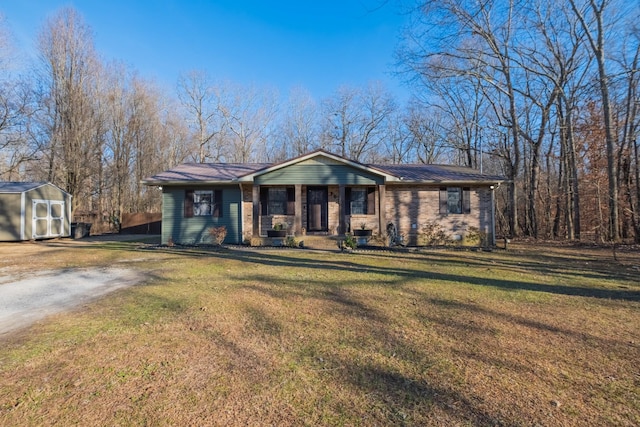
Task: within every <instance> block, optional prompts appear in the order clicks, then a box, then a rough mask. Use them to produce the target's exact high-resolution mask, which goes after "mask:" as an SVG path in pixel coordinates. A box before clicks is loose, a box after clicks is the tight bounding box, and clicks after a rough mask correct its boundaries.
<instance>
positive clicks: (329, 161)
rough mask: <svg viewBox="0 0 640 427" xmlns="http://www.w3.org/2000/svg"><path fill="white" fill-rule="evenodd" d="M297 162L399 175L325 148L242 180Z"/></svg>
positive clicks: (392, 179)
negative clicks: (330, 151) (333, 152)
mask: <svg viewBox="0 0 640 427" xmlns="http://www.w3.org/2000/svg"><path fill="white" fill-rule="evenodd" d="M296 164H302V165H304V164H324V165H334V166H335V165H343V166H349V167H352V168H354V169H358V170H361V171H363V172H366V173H368V174H373V175H377V176H380V177H384V179H385V180H387V181H390V180H391V181H395V180H396V179H397V177H395V176H393V175H390V174H389V173H388V172H385V171H383V170H380V169H378V168H377V167H375V166H372V165H365V164H363V163H359V162H356V161H354V160H349V159H345V158H344V157H341V156H338V155H336V154H332V153H329V152H328V151H324V150H316V151H313V152H311V153H308V154H304V155H302V156H299V157H294V158H293V159H289V160H285V161H284V162H280V163H276V164H273V165H270V166H268V167H265V168H263V169H260V170H257V171H255V172H254V173H250V174H247V175H245V176H243V177H242V178H241V179H240V180H241V181H253V180H254V179H255V178H256V177H258V176H260V175H264V174H267V173H271V172H274V171H277V170H280V169H284V168H287V167H289V166H292V165H296Z"/></svg>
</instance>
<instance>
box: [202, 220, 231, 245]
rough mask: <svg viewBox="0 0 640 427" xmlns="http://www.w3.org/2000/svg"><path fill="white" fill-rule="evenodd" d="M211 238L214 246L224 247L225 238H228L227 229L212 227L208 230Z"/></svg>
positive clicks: (222, 226)
mask: <svg viewBox="0 0 640 427" xmlns="http://www.w3.org/2000/svg"><path fill="white" fill-rule="evenodd" d="M207 231H208V232H209V236H211V240H212V241H213V244H214V245H218V246H220V245H222V242H224V238H225V237H227V227H225V226H224V225H221V226H220V227H210V228H209V229H208V230H207Z"/></svg>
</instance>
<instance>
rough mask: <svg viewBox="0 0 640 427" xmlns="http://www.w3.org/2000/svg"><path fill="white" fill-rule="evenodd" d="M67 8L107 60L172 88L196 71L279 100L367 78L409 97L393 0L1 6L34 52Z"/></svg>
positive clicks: (22, 0)
mask: <svg viewBox="0 0 640 427" xmlns="http://www.w3.org/2000/svg"><path fill="white" fill-rule="evenodd" d="M66 5H69V6H72V7H74V8H75V9H76V10H78V11H79V12H80V13H81V14H82V15H83V17H84V19H85V21H86V23H87V24H88V25H89V26H90V27H91V28H92V30H93V32H94V36H95V44H96V49H97V51H98V52H99V53H100V54H101V55H102V56H103V58H104V59H105V60H119V61H123V62H124V63H126V64H128V65H130V66H131V67H133V68H134V69H136V70H138V72H139V73H140V74H141V75H142V76H144V77H146V78H151V79H154V80H156V81H157V82H158V83H159V84H160V85H161V86H165V87H169V88H172V89H173V88H175V85H176V81H177V79H178V76H179V75H180V73H183V72H187V71H189V70H193V69H198V70H206V71H207V72H208V73H209V74H210V75H211V76H212V77H213V78H216V79H221V80H223V79H228V80H231V81H233V82H237V83H240V84H246V85H249V84H256V85H258V86H275V87H276V88H277V89H278V90H279V91H280V93H281V95H283V96H286V94H287V93H288V92H289V90H290V89H291V88H292V87H295V86H302V87H305V88H307V89H308V90H309V91H310V92H311V94H312V95H313V96H314V97H316V98H317V99H322V98H324V97H327V96H329V95H331V94H332V93H333V92H334V91H335V90H336V89H337V88H338V87H339V86H340V85H343V84H346V85H350V86H364V85H366V84H367V82H369V81H371V80H378V81H382V82H383V83H384V84H385V86H386V87H387V88H388V89H389V90H390V91H392V93H395V94H397V95H398V97H399V98H400V99H402V98H404V97H405V96H406V95H405V92H406V91H405V89H404V88H403V87H402V85H401V83H400V81H399V80H398V79H397V78H396V77H394V76H393V75H392V72H393V51H394V48H395V46H396V44H397V42H398V37H399V35H400V31H401V27H402V25H403V23H404V17H403V16H402V15H401V14H400V13H399V12H398V9H397V7H396V6H397V2H396V1H395V0H338V1H334V0H315V1H305V0H299V1H277V0H272V1H257V0H255V1H250V0H209V1H206V0H199V1H194V0H182V1H181V0H156V1H152V0H144V1H142V0H128V1H126V0H94V1H92V0H75V1H57V0H5V1H3V2H2V3H1V4H0V12H1V13H2V14H3V15H4V16H5V19H6V21H7V23H8V24H9V26H10V29H11V31H12V32H13V34H14V36H15V38H16V41H17V43H18V47H19V48H20V49H21V50H22V51H23V52H33V51H34V48H33V45H34V40H35V38H36V35H37V33H38V31H39V29H40V28H41V25H42V23H43V22H44V21H45V19H46V18H47V17H48V16H49V15H50V14H52V13H54V12H55V11H56V10H58V9H59V8H61V7H63V6H66Z"/></svg>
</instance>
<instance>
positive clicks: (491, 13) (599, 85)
mask: <svg viewBox="0 0 640 427" xmlns="http://www.w3.org/2000/svg"><path fill="white" fill-rule="evenodd" d="M410 16H411V17H412V20H411V23H410V25H409V26H408V27H407V30H406V33H405V34H404V35H403V37H402V43H401V45H400V48H399V50H398V58H397V59H398V73H399V75H400V77H401V78H403V79H405V80H406V81H407V84H408V85H409V86H410V88H411V89H412V92H413V94H414V95H413V97H412V99H411V100H410V101H409V102H408V103H407V105H399V102H398V101H397V99H395V98H394V96H393V95H392V94H391V93H390V92H389V91H388V90H387V89H386V88H384V87H383V86H382V85H381V84H379V83H376V82H372V83H370V84H368V85H367V86H365V87H355V88H354V87H340V88H338V89H337V90H336V91H335V93H334V94H332V95H331V96H330V97H328V98H326V99H322V100H316V99H314V98H313V97H312V96H311V95H310V94H309V92H308V91H306V90H305V89H304V88H297V89H294V90H292V91H291V92H290V93H289V94H288V96H284V97H283V96H281V94H278V93H277V92H276V91H275V90H273V89H271V88H259V87H253V86H243V85H238V84H236V83H234V82H229V81H220V80H217V79H215V77H214V76H210V75H208V74H207V73H206V71H185V73H184V74H183V75H182V76H181V77H180V79H179V81H178V82H177V84H176V90H175V91H171V93H167V90H161V89H160V88H159V87H158V86H157V85H156V84H155V83H154V82H152V81H149V80H146V79H144V78H143V77H141V76H139V75H138V74H137V73H136V72H135V70H133V69H131V68H130V67H127V66H124V65H122V64H120V63H118V62H108V61H105V60H103V59H102V58H101V57H100V55H99V54H98V53H97V52H96V50H95V47H94V44H93V35H92V33H91V31H90V29H89V27H88V26H87V24H86V23H85V22H84V21H83V19H82V17H81V16H80V15H79V14H78V13H77V12H76V11H75V10H74V9H71V8H66V9H62V10H60V11H59V12H58V13H57V14H55V15H53V16H52V17H51V18H50V19H49V20H48V21H47V22H46V23H45V24H44V25H43V27H42V28H41V29H40V31H39V33H38V34H37V36H36V38H35V45H36V49H37V52H38V55H37V58H36V59H35V60H34V62H33V63H31V65H30V66H29V67H28V71H27V72H21V73H16V72H15V70H12V68H11V63H12V62H13V61H15V56H11V53H10V52H11V49H10V48H11V42H10V37H9V36H10V32H9V30H8V28H9V26H8V25H7V23H5V22H2V21H0V49H1V52H2V54H0V79H1V83H0V85H1V86H0V179H2V180H48V181H51V182H53V183H55V184H57V185H59V186H60V187H62V188H64V189H66V190H67V191H69V192H70V193H71V194H72V195H73V196H74V198H73V200H74V212H75V213H76V215H83V214H94V215H97V216H98V217H99V218H100V219H102V220H105V221H112V222H113V223H116V222H117V218H119V217H120V216H121V215H122V213H125V212H144V211H158V210H159V209H160V203H161V197H160V194H159V190H158V189H156V188H147V187H144V186H141V185H140V180H141V179H142V178H145V177H148V176H150V175H153V174H154V173H156V172H159V171H161V170H165V169H167V168H170V167H172V166H175V165H176V164H179V163H182V162H186V161H191V162H270V161H279V160H283V159H286V158H289V157H293V156H296V155H299V154H303V153H306V152H309V151H311V150H314V149H317V148H323V149H326V150H329V151H331V152H334V153H336V154H339V155H343V156H345V157H348V158H352V159H354V160H358V161H361V162H365V163H367V162H372V163H373V162H375V163H385V162H387V163H417V162H423V163H453V164H460V165H465V166H469V167H474V168H478V169H482V170H483V171H484V172H487V173H492V174H501V175H503V176H505V177H507V178H508V179H509V180H511V184H509V185H505V186H503V187H502V188H500V189H498V198H497V200H498V208H497V210H496V212H497V218H498V226H499V229H500V231H499V232H500V233H502V234H504V235H511V236H518V235H525V236H532V237H536V238H561V239H564V238H567V239H585V238H589V239H592V238H595V239H598V240H600V241H609V240H618V239H620V238H625V239H635V240H636V241H638V239H639V238H640V218H639V216H638V212H640V184H639V182H640V179H639V173H640V171H639V168H638V141H637V140H638V134H639V129H640V120H639V118H638V108H639V107H640V100H639V95H638V79H639V77H640V74H639V71H638V59H639V55H640V48H639V45H640V43H639V39H640V32H639V30H638V27H637V26H636V25H637V24H636V23H635V22H634V21H633V19H632V18H633V17H634V16H635V17H636V18H637V16H638V6H637V4H626V3H625V2H623V1H617V0H610V1H601V2H596V1H591V0H585V1H584V2H581V3H579V4H578V2H577V0H572V1H569V2H568V3H566V4H565V5H557V4H556V3H555V2H552V1H551V0H543V1H538V2H529V1H522V2H516V1H508V0H500V1H489V2H474V1H464V0H445V1H429V2H424V4H421V5H420V6H419V7H416V8H415V9H413V10H412V11H411V14H410ZM2 30H4V31H2Z"/></svg>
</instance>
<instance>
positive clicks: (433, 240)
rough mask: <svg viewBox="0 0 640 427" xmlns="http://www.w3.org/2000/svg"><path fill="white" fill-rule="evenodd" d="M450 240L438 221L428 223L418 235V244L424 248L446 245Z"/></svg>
mask: <svg viewBox="0 0 640 427" xmlns="http://www.w3.org/2000/svg"><path fill="white" fill-rule="evenodd" d="M448 240H449V239H448V237H447V233H446V232H445V231H444V228H443V227H442V226H441V225H440V224H438V223H437V222H436V221H427V222H426V223H425V224H424V225H423V226H422V229H421V230H420V233H419V234H418V244H419V245H422V246H436V245H444V244H446V243H447V241H448Z"/></svg>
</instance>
